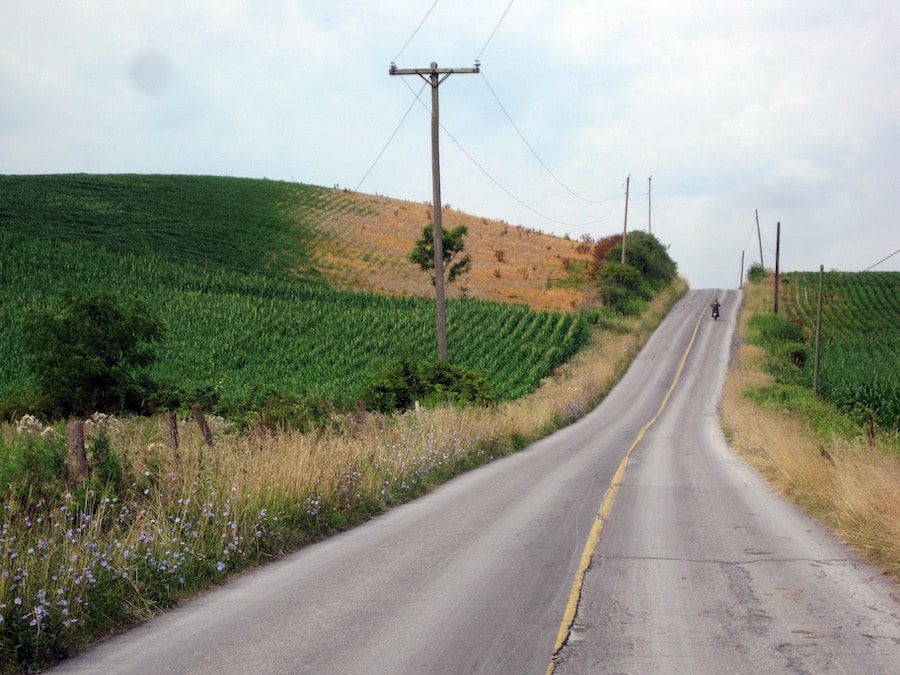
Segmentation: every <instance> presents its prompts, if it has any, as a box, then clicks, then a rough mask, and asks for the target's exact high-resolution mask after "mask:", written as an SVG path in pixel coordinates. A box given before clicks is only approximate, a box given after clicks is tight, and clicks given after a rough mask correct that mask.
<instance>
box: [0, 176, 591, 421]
mask: <svg viewBox="0 0 900 675" xmlns="http://www.w3.org/2000/svg"><path fill="white" fill-rule="evenodd" d="M429 217H430V207H429V206H428V205H424V204H412V203H409V202H402V201H397V200H389V199H387V198H383V197H372V196H366V195H359V194H355V193H350V192H346V191H342V190H337V189H327V188H321V187H315V186H308V185H302V184H295V183H284V182H277V181H268V180H253V179H237V178H219V177H203V176H146V175H115V176H96V175H60V176H0V320H2V321H3V324H4V326H5V330H4V331H3V334H2V337H0V398H3V397H4V396H6V395H8V394H10V393H11V392H16V391H21V390H27V389H28V388H29V387H30V386H32V384H33V380H32V378H31V375H30V373H29V368H28V355H27V354H26V353H25V352H24V350H23V348H22V339H23V334H22V332H23V330H24V321H25V319H26V318H27V317H28V316H29V315H30V314H32V313H34V312H36V311H44V310H46V309H48V308H54V307H58V306H59V305H60V303H61V301H62V300H61V299H62V298H63V296H64V294H66V293H91V292H96V291H100V290H109V291H113V292H115V293H117V294H119V295H121V296H124V297H131V298H140V299H142V300H143V301H145V302H146V303H148V305H149V306H150V308H151V310H152V311H153V312H154V313H156V314H157V315H158V316H159V317H160V318H161V319H162V320H163V322H164V324H165V328H166V331H165V338H164V340H163V341H162V343H161V344H160V345H159V346H158V348H157V350H156V351H157V359H156V363H155V365H154V367H153V373H152V375H154V377H155V378H157V379H160V380H163V381H165V382H171V383H177V386H178V387H179V389H180V391H181V392H182V395H183V396H184V397H186V398H190V397H194V396H200V395H203V396H205V397H206V398H209V399H212V400H216V401H220V402H222V403H223V405H225V406H226V407H229V408H235V407H237V408H247V407H251V408H252V407H253V406H254V405H257V404H260V403H262V402H264V401H265V400H267V399H269V398H270V397H272V396H281V395H285V394H290V395H291V396H304V397H313V398H319V399H325V400H330V401H334V402H335V403H337V404H339V405H349V404H350V403H351V402H352V399H353V397H354V396H355V395H356V393H357V390H358V388H359V386H360V383H361V381H362V379H363V378H364V377H365V376H366V375H367V374H369V373H371V372H372V371H373V370H374V369H376V368H378V367H379V366H381V365H383V364H384V363H385V362H386V361H388V360H390V359H392V358H395V357H397V356H401V355H405V354H415V355H417V356H425V357H428V356H431V355H433V354H434V342H435V338H434V327H433V324H434V309H433V301H432V300H431V299H430V297H429V295H430V293H431V283H430V281H429V279H428V277H427V275H426V274H425V273H423V272H422V271H420V270H419V269H418V268H417V267H416V266H415V265H413V264H412V263H410V262H409V261H407V260H406V254H407V253H408V252H409V250H411V249H412V246H413V244H414V241H415V239H417V238H418V237H419V236H420V234H421V229H422V227H423V226H424V225H425V224H426V223H427V222H429V221H428V218H429ZM444 223H445V226H446V227H453V226H455V225H456V224H459V223H465V224H467V225H468V226H469V237H468V238H467V241H466V243H467V251H469V252H470V253H471V255H472V257H473V260H474V264H473V271H472V273H471V274H470V275H469V276H467V277H466V278H464V279H463V280H462V281H461V282H458V283H457V284H454V285H452V286H451V287H450V295H451V299H450V301H449V303H448V309H447V312H448V343H449V345H450V360H451V362H453V363H456V364H458V365H462V366H465V367H467V368H470V369H472V370H475V371H478V372H481V373H483V374H485V375H486V376H487V377H488V379H489V381H490V382H491V384H492V385H493V386H494V387H495V388H496V390H497V394H498V396H499V397H500V399H501V400H508V399H512V398H516V397H519V396H521V395H523V394H525V393H527V392H529V391H531V390H533V389H534V388H535V387H536V386H537V384H538V383H539V382H540V380H541V378H543V377H545V376H547V375H548V374H549V373H551V372H552V371H553V369H554V368H555V367H557V366H558V365H560V364H561V363H563V362H564V361H565V360H566V359H568V358H569V357H570V356H571V355H572V354H573V353H574V352H575V351H577V350H578V349H579V347H580V346H581V345H582V344H583V343H584V341H585V339H586V335H587V326H586V323H585V321H584V319H583V318H582V317H581V316H580V315H578V314H577V313H573V312H571V311H561V310H572V309H575V308H580V307H582V306H584V305H586V304H588V303H589V301H590V291H589V289H588V286H587V284H586V283H585V281H584V274H583V270H584V269H585V267H586V265H587V262H588V261H589V259H590V256H589V254H588V253H587V251H586V250H585V247H584V246H580V245H579V243H578V242H572V241H569V240H566V239H560V238H557V237H550V236H548V235H543V234H540V233H537V232H532V231H526V230H524V229H523V228H518V227H513V226H510V225H507V224H504V223H499V222H496V221H489V220H485V219H480V218H474V217H470V216H466V215H465V214H461V213H459V212H455V211H452V210H450V209H447V210H445V212H444ZM350 289H353V290H350ZM452 296H456V297H452ZM460 296H464V297H460ZM498 301H503V302H502V303H501V302H498Z"/></svg>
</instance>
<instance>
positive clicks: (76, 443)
mask: <svg viewBox="0 0 900 675" xmlns="http://www.w3.org/2000/svg"><path fill="white" fill-rule="evenodd" d="M66 436H67V437H68V439H69V472H70V474H71V476H72V479H73V480H74V481H75V484H76V485H84V482H85V481H86V480H87V477H88V469H89V467H88V460H87V452H86V450H85V448H84V420H72V421H71V422H69V423H68V424H66Z"/></svg>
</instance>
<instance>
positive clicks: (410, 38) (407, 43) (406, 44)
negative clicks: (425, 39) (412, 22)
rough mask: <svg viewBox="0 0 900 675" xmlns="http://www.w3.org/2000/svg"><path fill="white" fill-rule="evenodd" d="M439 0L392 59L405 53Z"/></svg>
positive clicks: (436, 0)
mask: <svg viewBox="0 0 900 675" xmlns="http://www.w3.org/2000/svg"><path fill="white" fill-rule="evenodd" d="M438 2H439V0H434V2H433V3H432V4H431V7H430V8H429V9H428V11H427V12H425V16H423V17H422V20H421V21H420V22H419V25H418V26H416V29H415V30H414V31H413V32H412V35H410V36H409V39H408V40H407V41H406V42H404V43H403V46H402V47H400V51H399V52H397V55H396V56H394V58H392V59H391V61H394V62H396V61H397V59H398V58H399V56H400V55H401V54H402V53H403V51H404V50H405V49H406V48H407V47H408V46H409V43H410V42H412V41H413V38H414V37H416V33H418V32H419V29H420V28H421V27H422V26H423V25H424V24H425V22H426V21H427V20H428V17H429V16H431V12H432V11H434V8H435V7H436V6H437V4H438ZM495 30H496V29H495Z"/></svg>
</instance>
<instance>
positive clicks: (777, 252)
mask: <svg viewBox="0 0 900 675" xmlns="http://www.w3.org/2000/svg"><path fill="white" fill-rule="evenodd" d="M780 264H781V221H780V220H779V221H778V226H777V228H776V229H775V314H778V291H779V288H778V286H779V282H780V281H781V279H780V276H781V273H780V271H779V265H780Z"/></svg>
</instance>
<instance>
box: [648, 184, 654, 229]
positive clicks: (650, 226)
mask: <svg viewBox="0 0 900 675" xmlns="http://www.w3.org/2000/svg"><path fill="white" fill-rule="evenodd" d="M652 181H653V176H650V177H649V178H648V179H647V233H648V234H653V184H652Z"/></svg>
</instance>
